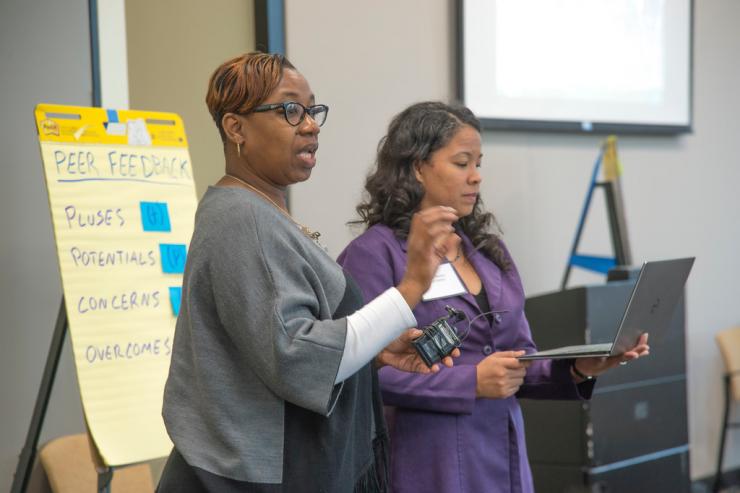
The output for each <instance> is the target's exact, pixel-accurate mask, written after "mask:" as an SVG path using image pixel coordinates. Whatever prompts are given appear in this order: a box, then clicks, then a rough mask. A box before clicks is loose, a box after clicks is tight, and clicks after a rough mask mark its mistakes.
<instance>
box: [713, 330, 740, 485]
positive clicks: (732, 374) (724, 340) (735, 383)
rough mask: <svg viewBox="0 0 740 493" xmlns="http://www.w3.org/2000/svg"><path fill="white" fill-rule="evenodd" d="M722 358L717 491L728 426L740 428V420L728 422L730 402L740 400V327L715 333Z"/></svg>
mask: <svg viewBox="0 0 740 493" xmlns="http://www.w3.org/2000/svg"><path fill="white" fill-rule="evenodd" d="M715 339H716V340H717V345H718V346H719V350H720V353H722V360H723V361H724V363H725V373H724V375H723V381H724V394H725V408H724V417H723V419H722V432H721V435H720V440H719V454H718V455H719V456H718V458H717V474H716V475H715V477H714V488H713V491H714V492H715V493H716V492H718V491H719V490H720V487H721V486H722V459H723V458H724V453H725V438H726V437H727V429H728V428H740V422H728V420H729V418H730V402H731V401H740V327H733V328H731V329H727V330H723V331H721V332H718V333H717V334H716V335H715Z"/></svg>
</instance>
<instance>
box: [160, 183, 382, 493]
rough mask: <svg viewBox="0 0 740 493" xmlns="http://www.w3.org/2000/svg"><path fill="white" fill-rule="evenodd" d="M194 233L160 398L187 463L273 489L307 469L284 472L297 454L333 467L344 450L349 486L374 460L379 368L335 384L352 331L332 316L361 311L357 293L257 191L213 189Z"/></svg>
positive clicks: (339, 270) (203, 203)
mask: <svg viewBox="0 0 740 493" xmlns="http://www.w3.org/2000/svg"><path fill="white" fill-rule="evenodd" d="M194 231H195V232H194V234H193V238H192V241H191V243H190V250H189V252H188V258H187V264H186V268H185V275H184V279H183V292H182V305H181V311H180V315H179V317H178V320H177V325H176V330H175V338H174V346H173V353H172V362H171V366H170V372H169V377H168V380H167V384H166V387H165V394H164V409H163V416H164V420H165V424H166V427H167V431H168V433H169V435H170V437H171V439H172V441H173V443H174V444H175V447H176V448H177V450H178V451H179V452H180V453H181V454H182V456H183V457H184V458H185V460H186V461H187V463H188V464H189V465H190V466H194V467H196V468H199V469H202V470H204V471H207V472H209V473H212V474H215V475H217V476H221V477H224V478H230V479H234V480H237V481H247V482H250V483H260V484H273V485H277V484H283V485H285V484H286V481H287V478H285V477H284V476H285V475H286V474H288V475H289V474H298V475H299V476H300V475H304V474H306V473H307V472H308V471H303V472H300V471H298V470H297V469H296V470H294V471H290V470H289V468H288V467H287V466H286V460H287V459H286V455H287V454H289V453H290V452H287V451H288V450H290V449H291V447H293V448H294V449H295V448H296V447H300V449H301V450H303V452H302V455H303V456H306V455H309V456H314V455H316V456H317V457H318V458H317V459H316V460H318V461H319V462H321V461H325V462H326V464H325V465H326V466H330V468H329V469H331V468H339V467H340V465H337V464H334V462H336V461H337V460H338V461H339V462H340V463H341V462H343V461H345V462H346V459H347V457H348V455H347V454H348V453H349V456H351V458H352V460H350V461H349V462H351V464H350V466H349V469H351V470H348V471H345V472H344V473H342V472H341V471H337V472H336V474H337V475H341V474H345V475H346V476H347V478H349V479H348V480H351V481H353V480H354V479H352V478H356V477H357V475H358V474H360V473H361V472H362V471H361V470H362V469H363V468H367V465H368V462H369V461H370V462H371V461H372V445H371V442H372V438H373V437H372V432H371V431H370V428H371V427H372V426H373V402H372V398H371V395H372V377H373V371H372V370H371V369H370V368H369V365H368V366H367V367H365V368H364V369H363V370H361V371H360V372H358V374H356V375H355V376H354V377H351V378H350V379H348V380H346V381H345V382H343V383H342V384H338V385H335V384H334V380H335V377H336V374H337V369H338V368H339V362H340V360H341V357H342V353H343V350H344V342H345V336H346V330H347V326H346V318H337V317H336V315H337V311H338V309H340V305H344V308H342V309H341V310H339V311H343V312H346V313H342V314H341V315H342V317H346V315H347V314H349V313H351V312H352V311H354V310H356V309H357V308H359V306H360V305H361V295H360V296H357V294H358V293H359V291H357V292H355V293H354V298H353V297H352V293H351V292H350V291H351V290H350V286H348V283H349V284H352V283H351V281H348V278H347V277H345V275H344V273H343V271H342V268H341V267H340V266H338V265H337V264H336V263H335V262H334V261H333V260H332V259H331V258H330V257H329V256H328V255H327V254H326V253H325V252H324V251H323V250H322V249H321V248H319V247H318V246H317V245H316V244H314V243H313V242H312V241H311V240H310V239H309V238H307V237H306V236H305V235H303V234H302V233H301V231H300V230H299V228H298V227H297V226H296V225H295V224H294V223H293V222H291V221H290V220H289V219H288V218H287V217H285V216H284V215H283V214H281V213H280V212H279V211H278V210H277V209H276V208H275V207H274V206H273V205H272V204H269V203H268V202H266V201H265V200H264V199H262V198H261V197H259V196H258V195H256V194H254V193H252V192H251V191H248V190H244V189H235V188H222V187H211V188H209V189H208V191H207V192H206V194H205V196H204V197H203V199H202V201H201V203H200V204H199V207H198V212H197V214H196V220H195V230H194ZM348 300H350V301H351V303H350V305H351V306H347V303H348ZM347 308H349V310H348V309H347ZM335 318H337V319H336V320H334V319H335ZM343 394H348V395H345V396H344V397H343V398H342V395H343ZM335 408H336V409H335ZM340 408H341V409H340ZM336 415H338V416H336ZM291 416H293V417H291ZM295 416H298V417H297V418H296V417H295ZM347 421H350V422H347ZM354 421H357V422H356V423H355V422H354ZM317 427H318V429H320V430H323V431H320V432H319V435H316V431H315V429H317ZM304 428H306V429H304ZM364 428H367V429H364ZM291 430H292V431H291ZM347 436H349V437H350V438H351V439H350V440H349V442H348V441H347V440H346V437H347ZM312 441H316V442H317V443H315V444H312V443H310V442H312ZM306 442H309V443H306ZM327 443H328V444H329V447H327V446H326V444H327ZM358 445H359V447H358ZM335 446H336V447H339V448H340V449H342V448H347V447H349V448H352V449H357V450H353V451H347V450H338V451H332V449H333V447H335ZM325 449H329V450H328V451H327V450H325ZM364 449H367V450H364ZM322 454H324V455H327V454H328V455H327V458H325V459H322V458H321V457H320V456H321V455H322ZM337 454H339V457H334V458H332V457H333V456H335V455H337ZM342 458H344V459H342ZM296 462H298V463H300V462H304V460H303V459H300V458H296ZM320 465H321V464H319V466H320ZM342 467H343V466H342ZM330 475H333V473H330ZM294 480H297V481H300V480H301V478H294ZM320 487H321V488H323V487H324V486H320ZM343 488H344V487H339V491H343ZM329 490H331V488H329Z"/></svg>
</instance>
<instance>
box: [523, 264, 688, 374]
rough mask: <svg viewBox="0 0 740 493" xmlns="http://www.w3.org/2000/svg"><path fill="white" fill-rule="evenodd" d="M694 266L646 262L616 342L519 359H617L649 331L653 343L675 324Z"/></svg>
mask: <svg viewBox="0 0 740 493" xmlns="http://www.w3.org/2000/svg"><path fill="white" fill-rule="evenodd" d="M693 265H694V257H688V258H679V259H672V260H658V261H655V262H645V263H644V264H643V265H642V269H641V270H640V275H639V277H638V278H637V282H636V283H635V287H634V288H633V289H632V294H631V295H630V299H629V302H628V303H627V308H625V310H624V314H623V315H622V322H621V323H620V324H619V328H618V329H617V331H616V334H615V335H614V341H612V342H607V343H604V344H584V345H580V346H564V347H559V348H555V349H549V350H547V351H538V352H536V353H530V354H525V355H524V356H520V357H519V359H520V360H522V361H527V360H535V359H565V358H590V357H595V356H596V357H598V356H613V355H617V354H622V353H624V352H625V351H627V350H628V349H631V348H633V347H634V346H635V344H636V343H637V341H638V339H639V338H640V336H641V335H642V334H643V333H645V332H647V333H649V334H650V337H651V340H655V339H656V338H660V337H661V336H662V335H663V334H664V333H665V332H666V330H667V329H668V326H669V325H670V323H671V319H672V317H673V312H674V311H675V309H676V305H677V304H678V301H679V300H680V299H681V296H682V295H683V287H684V284H685V283H686V279H687V278H688V277H689V272H691V267H692V266H693Z"/></svg>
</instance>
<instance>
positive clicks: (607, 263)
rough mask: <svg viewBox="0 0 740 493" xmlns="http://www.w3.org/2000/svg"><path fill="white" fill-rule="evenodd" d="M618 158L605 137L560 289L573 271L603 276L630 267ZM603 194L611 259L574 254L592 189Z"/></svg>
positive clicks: (614, 142)
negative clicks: (622, 266)
mask: <svg viewBox="0 0 740 493" xmlns="http://www.w3.org/2000/svg"><path fill="white" fill-rule="evenodd" d="M602 163H603V164H604V179H603V181H597V178H598V175H599V169H600V168H601V165H602ZM620 168H621V167H620V164H619V158H618V157H617V138H616V137H615V136H613V135H611V136H609V137H608V138H607V139H606V140H605V141H604V142H603V143H602V145H601V150H600V152H599V156H598V157H597V158H596V162H595V163H594V168H593V172H592V173H591V182H590V184H589V187H588V192H587V193H586V200H585V202H584V204H583V209H582V210H581V217H580V219H579V221H578V228H577V229H576V236H575V238H574V239H573V245H572V247H571V250H570V256H569V257H568V264H567V265H566V267H565V273H564V274H563V280H562V282H561V283H560V289H565V288H566V286H567V284H568V278H569V277H570V272H571V269H572V268H573V267H580V268H583V269H587V270H591V271H594V272H599V273H601V274H606V273H608V272H609V269H611V268H612V267H615V266H617V265H630V264H631V263H632V254H631V252H630V246H629V240H628V238H627V225H626V222H625V218H624V206H623V203H624V202H623V200H622V189H621V186H620V182H619V176H620V175H621V169H620ZM597 187H598V188H601V189H602V190H604V194H605V195H604V198H605V199H606V208H607V214H608V218H609V230H610V233H611V242H612V249H613V252H614V256H613V257H605V256H599V255H583V254H578V253H577V250H578V243H579V242H580V240H581V235H582V234H583V228H584V225H585V222H586V215H587V214H588V211H589V208H590V206H591V199H592V198H593V194H594V190H596V188H597Z"/></svg>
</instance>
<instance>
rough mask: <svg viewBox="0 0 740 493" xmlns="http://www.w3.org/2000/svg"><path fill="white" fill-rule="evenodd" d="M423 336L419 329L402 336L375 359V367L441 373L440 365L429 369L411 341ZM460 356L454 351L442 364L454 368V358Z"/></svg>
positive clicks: (410, 330)
mask: <svg viewBox="0 0 740 493" xmlns="http://www.w3.org/2000/svg"><path fill="white" fill-rule="evenodd" d="M422 334H423V332H422V331H420V330H419V329H409V330H407V331H406V332H404V333H403V334H401V335H400V336H399V337H398V338H397V339H395V340H394V341H393V342H391V343H390V344H388V345H387V346H386V347H384V348H383V350H382V351H381V352H380V353H379V354H378V356H376V357H375V366H376V367H377V368H380V367H381V366H386V365H388V366H392V367H393V368H396V369H397V370H401V371H407V372H412V373H436V372H438V371H439V365H438V364H435V365H432V367H431V368H429V367H428V366H427V365H426V364H425V363H424V360H422V359H421V358H420V357H419V354H418V353H417V352H416V349H414V346H413V345H412V344H411V341H413V340H414V339H416V338H417V337H419V336H421V335H422ZM458 356H460V350H459V349H454V350H453V351H452V353H450V356H447V357H445V358H444V359H442V364H444V365H445V366H448V367H451V366H452V358H453V357H454V358H457V357H458Z"/></svg>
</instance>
